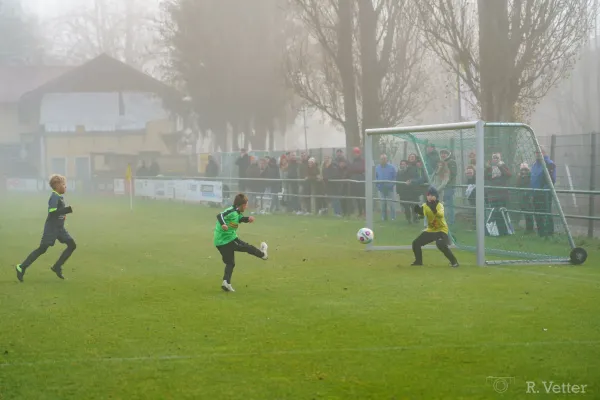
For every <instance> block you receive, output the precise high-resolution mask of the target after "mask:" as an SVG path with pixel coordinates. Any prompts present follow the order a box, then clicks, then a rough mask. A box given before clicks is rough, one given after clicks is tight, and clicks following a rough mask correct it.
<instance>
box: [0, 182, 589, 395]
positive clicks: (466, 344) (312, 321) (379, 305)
mask: <svg viewBox="0 0 600 400" xmlns="http://www.w3.org/2000/svg"><path fill="white" fill-rule="evenodd" d="M67 200H68V201H69V202H70V204H72V205H73V208H74V213H73V214H72V215H69V216H68V218H67V227H68V229H69V231H70V232H71V234H72V235H73V237H74V238H75V239H76V241H77V244H78V248H77V250H76V252H75V254H74V255H73V257H72V258H71V259H70V260H69V261H68V263H67V265H66V266H65V268H64V273H65V276H66V278H67V280H65V281H61V280H59V279H57V278H56V276H55V275H54V274H53V273H52V272H50V270H49V267H50V266H51V265H52V263H54V261H55V260H56V258H57V257H58V255H59V253H60V251H62V249H63V247H62V246H55V248H53V249H51V250H49V251H48V253H46V254H45V255H43V256H42V257H41V258H40V259H39V260H38V261H37V262H36V263H35V264H34V265H33V266H32V267H31V268H30V269H29V270H28V271H27V274H26V276H25V282H24V283H22V284H20V283H19V282H18V281H17V279H16V277H15V273H14V268H13V265H14V264H16V263H18V262H21V261H22V259H23V258H24V257H25V256H26V255H27V254H28V253H29V252H30V251H31V250H33V249H34V248H35V247H36V246H37V244H38V243H39V239H40V236H41V229H42V226H43V222H44V218H45V212H46V210H45V203H46V201H47V196H39V197H31V196H30V197H25V196H23V197H21V196H8V197H5V198H3V199H0V206H1V207H2V210H3V212H2V213H1V214H0V264H1V265H2V268H1V269H0V286H1V287H0V321H1V322H0V399H2V400H8V399H25V400H37V399H61V400H63V399H78V400H79V399H86V400H91V399H124V400H132V399H145V400H146V399H209V400H212V399H244V400H250V399H261V400H266V399H428V400H432V399H446V400H447V399H496V398H498V399H508V398H510V399H521V398H522V399H536V398H553V399H558V398H574V397H575V398H579V397H581V398H590V399H592V398H595V399H598V398H600V319H599V317H598V316H599V315H600V268H599V267H600V265H599V264H600V256H599V251H598V250H599V248H598V244H597V243H588V246H589V247H588V252H589V254H590V257H589V259H588V261H587V263H586V264H585V265H584V266H579V267H571V266H552V267H550V266H549V265H543V266H503V267H486V268H480V267H477V266H475V265H474V261H475V258H474V256H473V255H472V254H470V253H464V252H457V256H458V258H459V260H460V262H461V267H460V268H458V269H452V268H450V267H448V265H447V262H446V260H445V259H444V257H443V256H442V255H441V254H440V253H439V252H438V251H437V250H433V251H425V253H424V255H425V264H426V265H425V266H423V267H410V266H409V264H410V262H412V259H413V258H412V253H411V252H408V251H403V252H373V253H367V252H364V250H363V248H362V247H361V245H360V244H358V243H357V242H356V239H355V233H356V231H357V230H358V228H360V227H361V226H363V222H362V221H359V220H352V221H345V220H339V219H334V218H328V217H323V218H319V217H306V216H280V215H268V216H257V220H256V222H255V223H254V224H248V225H243V226H242V227H241V228H240V237H241V238H242V239H243V240H245V241H248V242H250V243H254V244H256V245H258V244H259V243H260V241H262V240H266V241H267V242H268V243H269V256H270V259H269V260H268V261H262V260H259V259H256V258H253V257H251V256H249V255H246V254H238V255H237V256H236V270H235V272H234V275H233V282H232V284H233V286H234V287H235V288H236V290H237V291H236V292H235V293H224V292H222V291H221V289H220V283H221V277H222V273H223V265H222V263H221V260H220V256H219V254H218V252H217V251H216V249H215V248H214V247H213V245H212V231H213V229H214V224H215V215H216V213H217V211H220V210H218V209H215V208H207V207H203V206H194V205H184V204H176V203H167V202H157V201H139V200H136V203H135V210H134V211H133V212H130V211H129V207H128V201H127V200H126V199H112V198H94V199H91V198H86V197H77V196H75V195H69V194H67ZM396 224H397V226H394V227H389V226H388V227H380V228H376V229H375V235H376V238H377V235H378V232H382V231H385V230H386V229H387V230H390V229H392V230H393V232H394V237H395V238H397V241H398V243H399V244H410V243H411V241H412V239H413V238H414V237H415V235H416V234H417V232H418V229H417V228H414V227H413V228H408V227H404V225H403V223H402V222H401V221H398V222H396ZM492 377H504V378H506V382H508V387H507V388H506V387H503V386H502V385H501V384H497V386H496V388H497V389H499V390H501V389H503V388H506V392H504V393H498V392H497V391H495V390H494V387H493V382H494V379H495V378H492ZM528 381H530V382H534V384H535V387H534V388H533V393H527V389H528V384H527V382H528ZM550 381H552V382H553V385H556V384H558V385H562V384H563V383H564V384H565V385H566V384H570V385H571V386H573V385H580V387H579V393H578V394H567V393H566V391H565V390H571V392H572V390H573V389H568V388H567V387H566V386H564V387H563V386H561V387H560V392H559V393H556V392H555V390H556V389H555V387H550V386H549V385H550ZM543 382H546V387H545V386H544V383H543ZM529 385H530V384H529ZM581 385H586V386H585V388H583V391H584V393H581V390H582V389H581ZM547 388H549V389H550V394H548V393H546V390H547ZM530 391H531V390H530ZM536 391H539V393H538V394H535V392H536Z"/></svg>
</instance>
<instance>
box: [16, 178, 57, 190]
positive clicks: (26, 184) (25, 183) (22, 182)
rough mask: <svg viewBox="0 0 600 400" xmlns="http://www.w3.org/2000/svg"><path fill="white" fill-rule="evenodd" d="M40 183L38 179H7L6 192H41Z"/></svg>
mask: <svg viewBox="0 0 600 400" xmlns="http://www.w3.org/2000/svg"><path fill="white" fill-rule="evenodd" d="M40 183H41V181H40V180H39V179H21V178H8V179H7V180H6V190H8V191H9V192H29V193H35V192H39V191H42V190H43V188H40ZM48 190H50V189H48Z"/></svg>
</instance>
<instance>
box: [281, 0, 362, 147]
mask: <svg viewBox="0 0 600 400" xmlns="http://www.w3.org/2000/svg"><path fill="white" fill-rule="evenodd" d="M292 9H293V10H295V11H296V15H297V22H298V24H299V25H298V26H296V31H295V35H293V36H291V38H292V41H291V42H290V44H289V45H288V48H289V51H288V57H287V60H286V70H287V77H288V82H289V84H290V86H291V87H292V88H293V89H294V91H295V92H296V94H297V95H298V96H300V97H301V98H302V99H304V100H305V101H306V102H307V103H308V104H309V105H310V106H312V107H314V108H316V109H318V110H320V111H322V112H323V113H325V114H326V115H328V116H329V117H330V118H331V119H332V120H333V121H335V122H338V123H339V124H340V125H342V126H343V127H344V130H345V131H346V145H347V146H357V145H359V144H360V129H359V122H358V110H357V103H356V97H357V94H356V90H357V88H356V77H355V70H354V51H353V41H354V38H353V36H354V28H355V18H354V14H355V7H354V4H353V2H352V1H342V2H339V1H338V0H328V1H327V2H323V1H319V0H293V1H292Z"/></svg>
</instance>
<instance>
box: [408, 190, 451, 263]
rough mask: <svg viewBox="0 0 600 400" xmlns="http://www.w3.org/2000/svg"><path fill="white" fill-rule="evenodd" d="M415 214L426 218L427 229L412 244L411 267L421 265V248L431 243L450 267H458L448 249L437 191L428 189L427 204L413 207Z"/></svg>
mask: <svg viewBox="0 0 600 400" xmlns="http://www.w3.org/2000/svg"><path fill="white" fill-rule="evenodd" d="M415 212H416V213H417V214H419V215H420V216H425V217H427V229H425V231H423V233H421V235H420V236H419V237H418V238H416V239H415V240H414V242H413V243H412V248H413V252H414V253H415V261H414V262H413V263H412V264H411V265H423V253H422V250H421V248H422V247H423V246H425V245H427V244H429V243H431V242H435V245H436V246H437V248H438V249H439V250H440V251H441V252H442V253H444V255H445V256H446V258H447V259H448V260H449V261H450V265H451V266H452V267H455V268H456V267H458V260H456V257H455V256H454V254H452V251H451V250H450V249H449V248H448V243H449V239H448V224H446V219H445V218H444V206H443V205H442V203H440V202H439V201H438V191H437V189H436V188H435V187H433V186H432V187H430V188H429V190H428V191H427V203H425V204H423V205H422V206H418V205H417V206H415Z"/></svg>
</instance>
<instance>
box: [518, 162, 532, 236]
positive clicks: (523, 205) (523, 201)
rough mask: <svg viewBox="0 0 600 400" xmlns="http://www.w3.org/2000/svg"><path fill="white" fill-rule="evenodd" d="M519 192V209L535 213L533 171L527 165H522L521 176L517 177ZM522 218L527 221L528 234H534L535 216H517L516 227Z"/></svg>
mask: <svg viewBox="0 0 600 400" xmlns="http://www.w3.org/2000/svg"><path fill="white" fill-rule="evenodd" d="M517 187H518V188H519V189H523V190H519V191H518V192H517V196H516V197H517V198H518V199H519V200H518V207H519V209H520V210H521V211H525V212H532V211H533V190H530V189H531V170H530V169H529V165H528V164H527V163H522V164H521V167H520V169H519V175H518V176H517ZM521 216H523V218H524V219H525V230H526V231H527V232H533V215H532V214H520V213H517V214H516V218H515V221H514V224H515V226H517V225H518V224H519V222H520V221H521Z"/></svg>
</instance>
